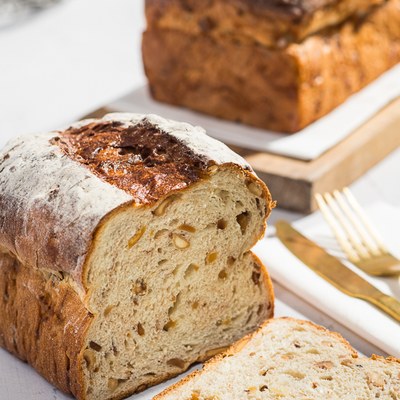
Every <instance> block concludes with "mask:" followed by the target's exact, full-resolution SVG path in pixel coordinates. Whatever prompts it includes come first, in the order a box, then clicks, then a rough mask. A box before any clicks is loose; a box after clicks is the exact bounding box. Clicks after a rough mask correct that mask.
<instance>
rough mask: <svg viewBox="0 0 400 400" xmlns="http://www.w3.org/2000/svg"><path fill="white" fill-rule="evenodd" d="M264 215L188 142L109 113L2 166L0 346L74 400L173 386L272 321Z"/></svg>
mask: <svg viewBox="0 0 400 400" xmlns="http://www.w3.org/2000/svg"><path fill="white" fill-rule="evenodd" d="M272 206H273V203H272V201H271V197H270V194H269V192H268V189H267V187H266V186H265V184H264V183H263V182H262V181H261V180H259V179H258V178H257V177H256V176H255V174H254V173H253V172H252V170H251V168H250V167H249V166H248V165H247V164H246V163H245V161H244V160H243V159H242V158H241V157H239V156H238V155H236V154H235V153H233V152H232V151H230V150H229V149H228V148H227V147H226V146H224V145H223V144H221V143H220V142H218V141H216V140H213V139H211V138H210V137H208V136H207V135H206V134H205V132H204V131H203V130H202V129H201V128H199V127H192V126H190V125H188V124H185V123H178V122H174V121H168V120H165V119H163V118H160V117H157V116H154V115H147V116H144V115H137V114H111V115H107V116H105V117H104V118H103V119H99V120H86V121H82V122H80V123H78V124H75V125H73V126H72V127H70V128H68V129H66V130H64V131H57V132H51V133H47V134H41V135H33V136H25V137H21V138H19V139H17V140H14V141H12V142H11V143H9V144H8V145H7V146H6V148H5V149H4V150H3V152H2V153H0V345H1V346H2V347H4V348H5V349H7V350H8V351H10V352H11V353H13V354H15V355H16V356H17V357H19V358H21V359H22V360H25V361H27V362H28V363H30V364H31V365H32V366H33V367H34V368H35V369H36V370H37V371H38V372H39V373H40V374H42V375H43V376H44V377H45V378H46V379H48V380H49V381H50V382H51V383H52V384H54V385H56V386H57V387H59V388H60V389H62V390H63V391H65V392H67V393H72V394H73V395H74V396H75V397H77V398H78V399H87V400H90V399H96V400H102V399H120V398H123V397H125V396H127V395H129V394H131V393H133V392H136V391H140V390H143V389H144V388H146V387H147V386H149V385H153V384H155V383H157V382H160V381H162V380H164V379H166V378H168V377H171V376H174V375H176V374H178V373H180V372H182V371H184V370H185V369H187V368H188V366H189V365H190V364H192V363H193V362H195V361H198V360H205V359H207V358H209V357H211V356H212V355H213V354H215V353H216V352H218V351H221V349H222V348H224V347H226V346H228V345H229V344H231V343H232V342H233V341H235V340H237V339H239V338H240V337H242V336H243V335H244V334H246V333H248V332H250V331H253V330H254V329H255V328H256V327H257V326H258V325H259V324H260V323H262V321H264V320H265V319H266V318H268V317H271V316H272V313H273V292H272V287H271V281H270V279H269V277H268V275H267V273H266V271H265V269H264V267H263V265H262V264H261V262H260V261H259V260H258V259H257V257H256V256H254V255H253V254H252V253H251V252H250V251H249V250H250V248H251V247H252V246H253V244H254V243H255V242H256V241H257V240H258V238H259V237H260V236H261V235H262V234H263V232H264V229H265V221H266V218H267V216H268V214H269V212H270V210H271V207H272Z"/></svg>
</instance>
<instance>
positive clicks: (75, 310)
mask: <svg viewBox="0 0 400 400" xmlns="http://www.w3.org/2000/svg"><path fill="white" fill-rule="evenodd" d="M0 294H1V297H0V345H1V347H4V348H5V349H6V350H8V351H9V352H11V353H13V354H14V355H16V356H17V357H19V358H20V359H21V360H23V361H26V362H28V363H29V364H30V365H32V366H33V367H34V368H35V369H36V370H37V371H38V372H39V373H40V374H41V375H42V376H44V377H45V378H46V379H47V380H48V381H49V382H51V383H52V384H53V385H55V386H57V387H58V388H60V389H61V390H63V391H64V392H66V393H72V394H74V396H76V397H79V398H83V395H84V393H83V382H82V378H83V377H82V376H81V365H80V364H81V362H82V354H81V350H82V346H83V343H84V340H85V335H86V332H87V329H88V327H89V325H90V322H91V320H92V316H91V314H90V313H89V312H88V311H87V310H86V309H85V307H84V306H83V304H82V302H81V300H80V299H79V297H78V295H77V294H76V293H75V292H74V290H73V289H72V288H71V287H70V285H69V284H68V283H67V282H65V280H63V277H62V276H56V275H49V276H45V275H44V274H43V272H40V271H38V270H32V269H31V268H27V267H26V266H24V265H21V264H20V263H19V262H18V260H17V259H16V258H15V257H13V256H12V255H11V254H9V253H0Z"/></svg>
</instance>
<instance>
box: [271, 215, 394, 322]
mask: <svg viewBox="0 0 400 400" xmlns="http://www.w3.org/2000/svg"><path fill="white" fill-rule="evenodd" d="M275 227H276V236H277V237H278V238H279V240H280V241H281V242H282V243H283V244H284V245H285V246H286V247H287V248H288V249H289V250H290V251H291V252H292V253H293V254H294V255H295V256H296V257H297V258H298V259H299V260H300V261H302V262H303V263H304V264H305V265H306V266H307V267H309V268H310V269H312V270H313V271H314V272H315V273H317V274H318V275H319V276H321V277H322V278H323V279H325V280H326V281H328V282H329V283H330V284H332V285H333V286H335V287H336V288H337V289H339V290H340V291H342V292H343V293H345V294H347V295H349V296H352V297H356V298H359V299H362V300H365V301H368V302H370V303H372V304H373V305H374V306H376V307H378V308H379V309H381V310H382V311H384V312H385V313H387V314H388V315H390V316H391V317H392V318H394V319H395V320H396V321H398V322H400V302H399V301H397V300H396V299H395V298H394V297H391V296H388V295H387V294H385V293H383V292H381V291H380V290H379V289H377V288H376V287H375V286H373V285H371V284H370V283H369V282H368V281H366V280H365V279H364V278H362V277H361V276H359V275H358V274H356V273H355V272H354V271H353V270H351V269H350V268H348V267H346V266H345V265H344V264H342V263H341V262H340V261H339V260H338V259H337V258H335V257H334V256H331V255H330V254H328V253H327V252H326V251H325V250H324V249H323V248H321V247H320V246H318V245H317V244H316V243H314V242H313V241H311V240H309V239H307V238H306V237H305V236H303V235H302V234H301V233H300V232H298V231H297V230H296V229H294V228H293V227H292V226H291V225H290V224H289V223H287V222H286V221H278V222H277V223H276V224H275Z"/></svg>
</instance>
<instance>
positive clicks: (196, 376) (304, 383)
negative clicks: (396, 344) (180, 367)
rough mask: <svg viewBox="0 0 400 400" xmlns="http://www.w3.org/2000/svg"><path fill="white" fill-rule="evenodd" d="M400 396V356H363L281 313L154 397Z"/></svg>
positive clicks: (317, 399)
mask: <svg viewBox="0 0 400 400" xmlns="http://www.w3.org/2000/svg"><path fill="white" fill-rule="evenodd" d="M324 398H327V399H349V400H350V399H351V400H361V399H363V400H364V399H387V400H392V399H399V398H400V361H399V360H395V359H393V358H389V359H384V358H382V357H378V356H372V358H367V357H359V356H358V355H357V352H356V351H355V350H354V349H353V348H352V347H351V346H350V345H349V344H348V343H347V342H346V341H345V340H344V339H343V338H342V337H341V336H340V335H339V334H337V333H333V332H329V331H328V330H327V329H325V328H322V327H321V326H317V325H314V324H312V323H311V322H307V321H300V320H295V319H291V318H278V319H274V320H269V321H267V322H266V323H265V324H264V325H263V326H262V327H261V328H260V329H259V330H258V331H257V332H255V333H253V334H250V335H248V336H247V337H246V338H243V339H242V340H240V341H239V342H237V343H235V344H234V345H233V346H232V347H231V348H229V349H228V350H227V351H226V352H224V353H222V354H220V355H217V356H216V357H215V358H214V359H212V360H210V361H209V362H208V363H206V365H205V366H204V367H203V369H202V370H200V371H195V372H193V373H192V374H190V375H189V376H187V377H186V378H184V379H183V380H181V381H180V382H178V383H177V384H175V385H173V386H171V387H170V388H169V389H166V390H165V391H164V392H162V393H161V394H159V395H158V396H156V397H155V398H154V400H194V399H195V400H207V399H218V400H242V399H259V400H264V399H265V400H267V399H292V400H297V399H308V400H313V399H315V400H320V399H324Z"/></svg>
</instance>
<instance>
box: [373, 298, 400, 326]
mask: <svg viewBox="0 0 400 400" xmlns="http://www.w3.org/2000/svg"><path fill="white" fill-rule="evenodd" d="M368 300H369V301H370V302H371V303H373V304H374V305H375V306H377V307H378V308H380V309H381V310H383V311H384V312H385V313H386V314H389V315H390V316H391V317H392V318H394V319H395V320H396V321H398V322H400V302H399V301H397V300H396V299H395V298H394V297H391V296H388V295H386V294H382V293H379V294H378V295H377V296H371V297H370V298H369V299H368Z"/></svg>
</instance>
